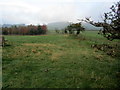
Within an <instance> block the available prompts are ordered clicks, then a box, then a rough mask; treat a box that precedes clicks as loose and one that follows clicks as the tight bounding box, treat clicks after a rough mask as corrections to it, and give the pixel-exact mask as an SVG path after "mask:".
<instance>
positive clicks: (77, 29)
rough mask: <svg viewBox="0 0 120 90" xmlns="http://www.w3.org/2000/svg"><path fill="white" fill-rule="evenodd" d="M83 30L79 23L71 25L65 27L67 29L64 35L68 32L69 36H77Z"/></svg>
mask: <svg viewBox="0 0 120 90" xmlns="http://www.w3.org/2000/svg"><path fill="white" fill-rule="evenodd" d="M84 30H85V29H84V28H83V27H82V25H81V23H73V24H70V25H69V26H67V28H66V29H65V33H67V32H69V34H76V35H79V34H80V31H84ZM75 32H76V33H75Z"/></svg>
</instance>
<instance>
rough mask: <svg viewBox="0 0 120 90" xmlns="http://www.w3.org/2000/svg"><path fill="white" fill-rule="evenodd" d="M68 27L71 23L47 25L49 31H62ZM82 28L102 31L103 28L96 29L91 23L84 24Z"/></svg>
mask: <svg viewBox="0 0 120 90" xmlns="http://www.w3.org/2000/svg"><path fill="white" fill-rule="evenodd" d="M68 25H70V23H69V22H54V23H49V24H48V25H47V28H48V30H55V29H57V30H61V29H64V28H66V27H67V26H68ZM82 26H83V27H84V28H85V29H86V30H100V29H102V27H95V26H93V25H91V24H89V23H82Z"/></svg>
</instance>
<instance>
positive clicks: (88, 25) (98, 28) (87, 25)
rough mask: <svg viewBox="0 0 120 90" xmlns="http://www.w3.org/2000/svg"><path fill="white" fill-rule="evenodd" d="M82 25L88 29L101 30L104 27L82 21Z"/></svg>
mask: <svg viewBox="0 0 120 90" xmlns="http://www.w3.org/2000/svg"><path fill="white" fill-rule="evenodd" d="M82 26H83V27H84V28H85V29H86V30H100V29H102V27H95V26H93V25H91V24H89V23H82Z"/></svg>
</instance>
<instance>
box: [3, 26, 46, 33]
mask: <svg viewBox="0 0 120 90" xmlns="http://www.w3.org/2000/svg"><path fill="white" fill-rule="evenodd" d="M46 32H47V26H46V25H38V26H35V25H27V26H16V25H14V26H11V27H2V34H3V35H41V34H46Z"/></svg>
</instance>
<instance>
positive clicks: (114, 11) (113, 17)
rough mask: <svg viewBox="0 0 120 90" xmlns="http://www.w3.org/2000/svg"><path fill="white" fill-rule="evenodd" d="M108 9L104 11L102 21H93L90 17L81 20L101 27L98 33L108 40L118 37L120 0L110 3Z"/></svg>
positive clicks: (119, 37) (119, 29) (119, 35)
mask: <svg viewBox="0 0 120 90" xmlns="http://www.w3.org/2000/svg"><path fill="white" fill-rule="evenodd" d="M110 10H111V11H110V12H108V13H104V17H103V22H93V21H92V20H90V18H86V19H85V20H82V21H85V22H88V23H90V24H92V25H94V26H97V27H103V30H100V33H101V34H102V35H103V36H104V37H106V38H107V39H108V40H113V39H120V2H118V3H116V4H115V5H112V7H111V8H110Z"/></svg>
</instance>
